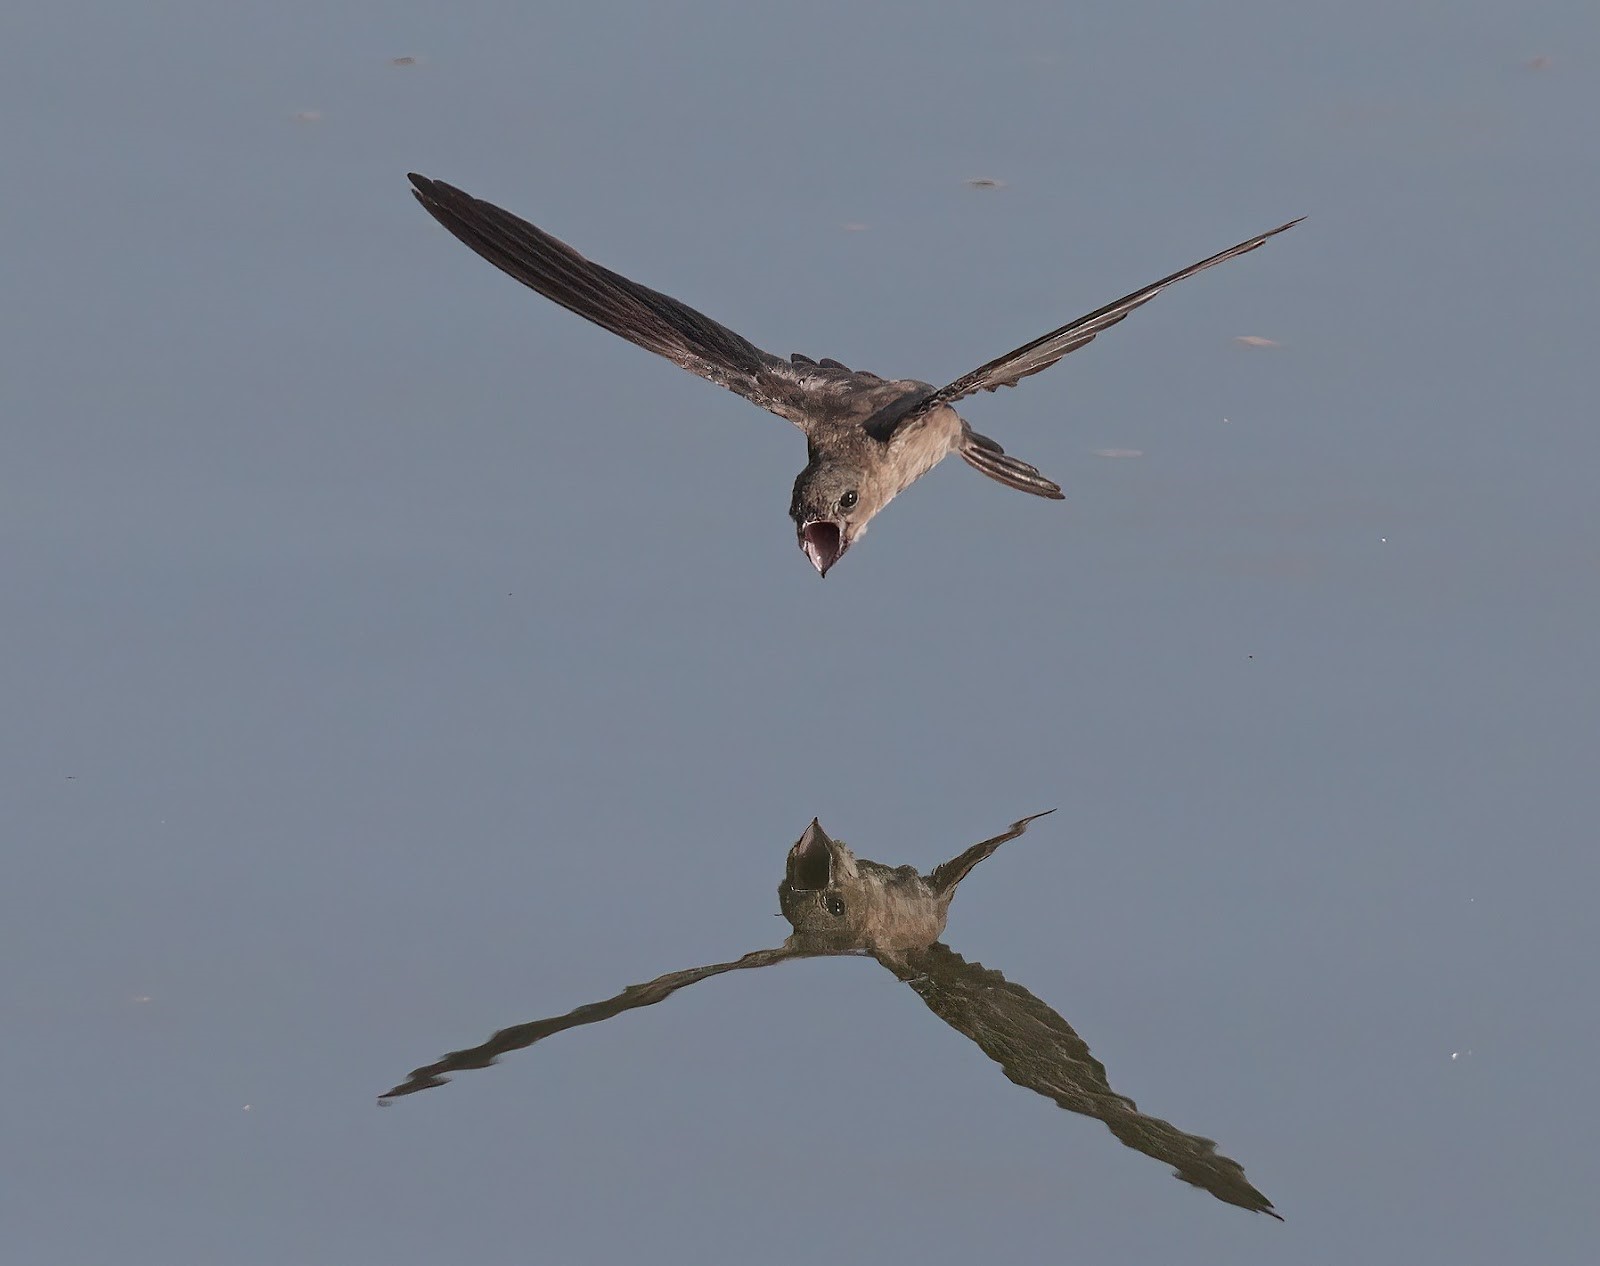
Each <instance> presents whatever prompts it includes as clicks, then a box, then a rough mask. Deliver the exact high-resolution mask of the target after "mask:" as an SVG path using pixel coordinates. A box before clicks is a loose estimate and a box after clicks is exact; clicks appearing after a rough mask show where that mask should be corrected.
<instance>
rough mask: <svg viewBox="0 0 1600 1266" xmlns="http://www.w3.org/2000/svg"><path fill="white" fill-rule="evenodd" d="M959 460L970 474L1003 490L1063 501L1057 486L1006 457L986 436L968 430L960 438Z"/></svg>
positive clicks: (1033, 470)
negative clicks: (977, 473)
mask: <svg viewBox="0 0 1600 1266" xmlns="http://www.w3.org/2000/svg"><path fill="white" fill-rule="evenodd" d="M961 458H962V460H963V461H965V462H966V463H967V465H969V466H971V467H972V468H973V469H974V470H977V471H981V472H983V473H984V474H985V475H988V476H989V478H990V479H993V480H996V481H997V482H999V483H1003V484H1004V485H1005V486H1006V487H1007V488H1015V489H1016V490H1017V491H1018V492H1028V493H1032V494H1033V495H1034V496H1036V497H1047V498H1049V499H1050V500H1051V501H1061V500H1064V499H1065V496H1066V494H1065V493H1063V492H1062V491H1061V486H1060V485H1059V484H1056V483H1054V482H1052V481H1051V480H1049V479H1046V478H1045V477H1044V476H1043V475H1041V474H1040V473H1039V471H1038V470H1037V469H1036V468H1034V467H1032V466H1030V465H1028V463H1027V462H1024V461H1019V460H1018V459H1017V458H1015V457H1011V456H1009V455H1008V454H1007V453H1006V451H1005V449H1003V448H1001V447H1000V445H998V444H996V443H995V442H994V441H993V440H991V439H990V438H989V437H988V436H987V435H979V434H978V433H977V432H976V431H974V430H973V429H972V428H971V427H968V428H967V429H966V430H965V431H964V432H963V433H962V436H961Z"/></svg>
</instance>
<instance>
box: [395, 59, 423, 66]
mask: <svg viewBox="0 0 1600 1266" xmlns="http://www.w3.org/2000/svg"><path fill="white" fill-rule="evenodd" d="M419 60H420V58H416V57H391V58H390V59H389V65H391V66H415V65H416V64H417V62H418V61H419Z"/></svg>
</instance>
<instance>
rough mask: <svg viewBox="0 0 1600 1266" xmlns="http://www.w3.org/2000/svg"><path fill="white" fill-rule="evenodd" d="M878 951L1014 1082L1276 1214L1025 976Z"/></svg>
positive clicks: (1225, 1196) (1236, 1168)
mask: <svg viewBox="0 0 1600 1266" xmlns="http://www.w3.org/2000/svg"><path fill="white" fill-rule="evenodd" d="M878 961H879V962H881V963H883V965H884V966H885V967H887V968H888V969H889V970H890V971H892V972H893V973H894V974H895V975H896V976H898V977H899V978H900V979H901V980H903V981H905V982H906V983H907V984H908V985H910V986H911V988H912V989H914V990H916V992H917V993H918V994H919V995H920V996H921V998H922V1000H923V1001H924V1002H926V1003H927V1004H928V1007H929V1008H930V1009H931V1010H932V1011H933V1013H934V1014H935V1015H937V1016H938V1017H939V1018H940V1019H941V1020H943V1021H944V1022H945V1023H946V1024H948V1025H950V1027H951V1028H953V1029H955V1030H956V1031H957V1032H959V1033H962V1034H965V1035H966V1036H967V1037H969V1038H971V1039H972V1040H973V1041H974V1042H976V1043H977V1044H978V1046H979V1047H980V1048H981V1049H982V1050H983V1053H984V1054H985V1055H987V1056H988V1057H989V1058H990V1059H992V1060H994V1061H995V1062H996V1063H998V1064H999V1065H1000V1068H1001V1070H1002V1071H1003V1072H1004V1073H1005V1075H1006V1076H1007V1077H1008V1078H1010V1079H1011V1080H1012V1081H1014V1082H1016V1084H1017V1085H1019V1086H1025V1087H1027V1088H1028V1089H1029V1090H1033V1091H1037V1092H1038V1093H1039V1094H1041V1095H1044V1096H1046V1097H1047V1098H1050V1099H1054V1100H1055V1101H1056V1103H1058V1104H1059V1105H1060V1106H1061V1107H1063V1108H1065V1109H1067V1111H1069V1112H1078V1113H1082V1114H1083V1115H1084V1116H1089V1117H1095V1118H1097V1119H1099V1120H1101V1121H1104V1122H1105V1123H1106V1126H1107V1127H1108V1128H1109V1129H1110V1130H1111V1133H1112V1134H1114V1135H1116V1137H1117V1138H1118V1139H1120V1140H1121V1141H1122V1142H1123V1143H1124V1144H1126V1145H1127V1146H1128V1147H1131V1148H1133V1149H1134V1150H1135V1151H1139V1152H1143V1153H1144V1154H1145V1155H1146V1156H1153V1157H1155V1158H1156V1159H1157V1160H1160V1161H1165V1162H1166V1163H1167V1164H1169V1165H1171V1166H1172V1167H1173V1169H1174V1171H1175V1172H1176V1175H1177V1177H1179V1178H1181V1179H1183V1180H1184V1182H1187V1183H1192V1184H1193V1185H1194V1186H1196V1187H1203V1188H1204V1189H1205V1190H1207V1191H1209V1192H1210V1193H1211V1194H1212V1195H1214V1196H1215V1197H1216V1198H1217V1199H1218V1200H1224V1201H1226V1202H1227V1203H1228V1204H1234V1205H1238V1206H1239V1207H1240V1208H1241V1209H1253V1210H1255V1211H1256V1212H1258V1213H1265V1214H1268V1215H1270V1216H1272V1217H1274V1218H1278V1217H1279V1215H1278V1214H1276V1213H1274V1212H1273V1210H1272V1201H1270V1200H1268V1199H1267V1198H1266V1197H1265V1196H1264V1195H1262V1194H1261V1193H1260V1192H1259V1191H1257V1190H1256V1189H1255V1188H1254V1187H1252V1186H1251V1185H1250V1181H1249V1179H1247V1178H1246V1177H1245V1175H1244V1170H1243V1169H1242V1168H1241V1167H1240V1165H1239V1163H1238V1162H1237V1161H1234V1160H1230V1159H1229V1158H1228V1157H1226V1156H1222V1155H1219V1154H1218V1153H1217V1149H1216V1144H1215V1143H1213V1142H1212V1141H1211V1140H1210V1139H1206V1138H1201V1137H1199V1136H1198V1135H1195V1134H1185V1133H1183V1131H1181V1130H1179V1129H1178V1128H1177V1127H1176V1126H1173V1125H1170V1124H1168V1123H1167V1122H1166V1121H1162V1120H1158V1119H1157V1118H1156V1117H1152V1116H1146V1115H1145V1114H1144V1113H1142V1112H1140V1111H1139V1109H1138V1108H1137V1107H1136V1106H1135V1105H1134V1102H1133V1100H1132V1099H1129V1098H1127V1097H1125V1096H1123V1095H1119V1094H1118V1093H1117V1092H1116V1091H1114V1090H1113V1089H1111V1086H1110V1083H1109V1082H1107V1080H1106V1070H1105V1065H1103V1064H1102V1063H1101V1062H1100V1061H1099V1060H1097V1059H1096V1058H1095V1057H1094V1056H1093V1055H1091V1054H1090V1053H1089V1046H1088V1044H1087V1043H1086V1042H1085V1041H1084V1040H1083V1039H1082V1038H1081V1037H1079V1036H1078V1035H1077V1033H1076V1032H1074V1031H1073V1028H1072V1026H1071V1025H1070V1024H1068V1023H1067V1022H1066V1021H1065V1020H1063V1019H1062V1018H1061V1017H1060V1016H1059V1015H1057V1014H1056V1013H1055V1012H1054V1011H1052V1010H1051V1009H1050V1008H1049V1007H1047V1006H1046V1005H1045V1004H1044V1003H1042V1002H1040V1001H1039V999H1037V998H1035V997H1034V996H1033V995H1032V994H1031V993H1029V992H1028V991H1027V990H1026V989H1024V988H1023V987H1022V986H1021V985H1016V984H1013V983H1011V982H1010V981H1008V980H1007V979H1006V978H1005V977H1004V976H1002V975H1001V974H1000V973H999V972H997V971H990V970H989V969H988V968H986V967H983V966H980V965H979V964H977V963H969V962H967V961H966V960H965V959H963V958H962V957H961V955H959V954H957V953H956V952H955V951H953V950H952V949H950V947H949V946H947V945H943V944H940V943H935V944H933V945H930V946H929V947H928V948H927V949H925V950H918V951H915V952H913V953H910V954H908V955H905V956H904V957H902V958H901V959H899V960H895V959H892V958H888V957H880V958H879V960H878ZM1279 1221H1282V1219H1281V1218H1279Z"/></svg>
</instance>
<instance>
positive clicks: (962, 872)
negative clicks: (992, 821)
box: [928, 809, 1055, 896]
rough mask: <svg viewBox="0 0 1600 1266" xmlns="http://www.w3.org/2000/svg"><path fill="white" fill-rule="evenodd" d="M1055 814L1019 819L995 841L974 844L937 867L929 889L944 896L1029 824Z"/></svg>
mask: <svg viewBox="0 0 1600 1266" xmlns="http://www.w3.org/2000/svg"><path fill="white" fill-rule="evenodd" d="M1054 812H1055V810H1054V809H1046V810H1045V811H1044V812H1043V813H1031V814H1029V815H1028V816H1027V817H1025V818H1019V819H1018V820H1017V821H1015V822H1013V823H1012V824H1011V825H1010V826H1009V827H1007V828H1006V830H1005V831H1004V833H1003V834H1000V835H997V836H995V837H994V838H993V839H989V840H984V841H983V842H982V843H979V844H974V845H973V846H972V847H971V848H969V849H966V850H965V851H964V852H962V854H961V856H959V857H952V858H951V859H950V860H949V861H947V862H943V863H941V864H940V865H938V866H935V867H934V868H933V874H931V875H929V876H928V887H930V888H932V889H933V890H934V892H936V893H938V894H940V895H941V896H943V895H944V894H945V893H947V892H949V891H950V890H951V889H952V888H954V887H955V886H956V885H957V884H959V883H960V882H961V881H962V880H963V879H965V878H966V877H967V872H968V871H970V870H971V869H972V868H973V867H974V866H976V865H977V864H978V863H979V862H981V861H982V860H983V859H984V858H985V857H987V856H989V854H990V853H992V852H994V851H995V849H997V848H999V847H1000V846H1001V845H1002V844H1004V843H1005V842H1006V841H1007V840H1014V839H1016V838H1017V836H1019V835H1021V834H1022V833H1023V832H1024V831H1026V830H1027V829H1028V823H1030V822H1033V821H1035V820H1037V819H1039V818H1044V817H1049V816H1050V814H1052V813H1054Z"/></svg>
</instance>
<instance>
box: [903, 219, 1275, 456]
mask: <svg viewBox="0 0 1600 1266" xmlns="http://www.w3.org/2000/svg"><path fill="white" fill-rule="evenodd" d="M1302 218H1303V217H1302ZM1299 223H1300V221H1299V220H1290V221H1289V223H1287V224H1280V225H1279V226H1278V227H1277V228H1275V229H1272V230H1270V231H1269V232H1266V233H1263V234H1261V235H1260V236H1259V237H1252V238H1251V239H1250V240H1249V241H1247V242H1240V243H1239V244H1238V245H1237V246H1230V247H1229V248H1228V249H1227V250H1225V251H1222V252H1221V253H1220V254H1217V255H1213V256H1212V257H1211V258H1210V259H1202V260H1201V261H1200V262H1199V263H1198V264H1190V265H1189V267H1187V268H1184V269H1181V270H1179V271H1178V272H1175V273H1173V274H1172V275H1171V276H1170V277H1163V278H1162V279H1161V280H1160V281H1157V282H1153V283H1151V284H1150V285H1148V286H1146V287H1144V289H1142V290H1135V291H1134V292H1133V293H1132V294H1130V295H1124V296H1123V297H1122V298H1120V299H1118V300H1117V301H1116V302H1115V303H1108V304H1106V306H1105V307H1103V308H1098V309H1096V310H1095V311H1093V312H1091V313H1089V315H1088V316H1081V317H1079V318H1078V319H1077V320H1076V321H1073V322H1071V323H1070V324H1067V325H1063V326H1062V327H1061V328H1060V329H1059V330H1051V331H1050V333H1048V334H1044V335H1041V336H1040V337H1039V338H1036V339H1034V340H1033V342H1031V343H1025V344H1024V345H1023V346H1021V347H1019V348H1016V349H1015V350H1013V351H1009V352H1007V353H1006V354H1005V355H1004V356H1000V357H997V358H996V359H994V360H992V361H990V362H989V363H988V364H987V365H981V366H979V367H978V368H977V369H974V370H973V371H972V372H971V373H970V374H964V375H962V376H961V377H960V378H957V379H956V380H955V381H954V382H953V383H951V384H950V385H949V386H947V387H941V388H940V389H939V390H938V391H936V392H934V393H933V394H932V395H931V396H930V397H928V399H927V400H926V401H925V402H924V403H923V405H922V406H921V407H922V408H927V407H930V406H932V405H935V404H949V403H951V402H952V401H954V400H960V399H961V398H962V397H963V396H970V395H972V394H973V393H974V392H978V391H994V390H995V389H996V388H999V387H1011V386H1015V385H1016V384H1017V383H1018V382H1019V381H1021V380H1022V379H1023V378H1026V377H1028V375H1030V374H1036V373H1038V372H1039V371H1040V370H1042V369H1049V368H1050V366H1051V365H1054V364H1055V363H1056V362H1057V361H1058V360H1060V359H1061V358H1062V357H1063V356H1065V355H1066V354H1067V353H1068V352H1072V351H1076V350H1077V349H1078V348H1080V347H1082V346H1083V345H1084V344H1085V343H1088V342H1090V341H1091V340H1092V339H1093V338H1094V337H1095V335H1097V334H1099V333H1100V332H1101V331H1102V330H1106V329H1109V328H1110V327H1111V326H1113V325H1115V324H1116V323H1117V322H1118V321H1120V320H1122V319H1123V318H1124V317H1125V316H1127V315H1128V313H1130V312H1132V311H1133V310H1134V309H1135V308H1138V307H1142V306H1143V305H1144V304H1146V303H1149V302H1150V300H1152V299H1154V298H1155V297H1156V296H1157V295H1158V294H1160V293H1161V292H1162V291H1163V290H1165V289H1166V288H1167V287H1168V286H1170V285H1172V284H1173V282H1177V281H1182V280H1183V279H1184V278H1185V277H1192V276H1194V275H1195V273H1197V272H1202V271H1203V270H1205V269H1207V268H1210V267H1211V266H1212V265H1213V264H1220V263H1222V262H1223V261H1224V260H1229V259H1233V258H1234V257H1235V256H1237V255H1243V254H1246V253H1247V252H1249V251H1253V250H1255V249H1256V247H1258V246H1260V245H1261V244H1262V243H1263V242H1265V241H1266V240H1267V239H1268V238H1270V237H1275V236H1276V235H1277V234H1279V233H1282V232H1283V231H1284V230H1285V229H1291V228H1293V227H1294V226H1295V225H1296V224H1299ZM963 456H965V454H963ZM985 473H987V472H985Z"/></svg>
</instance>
